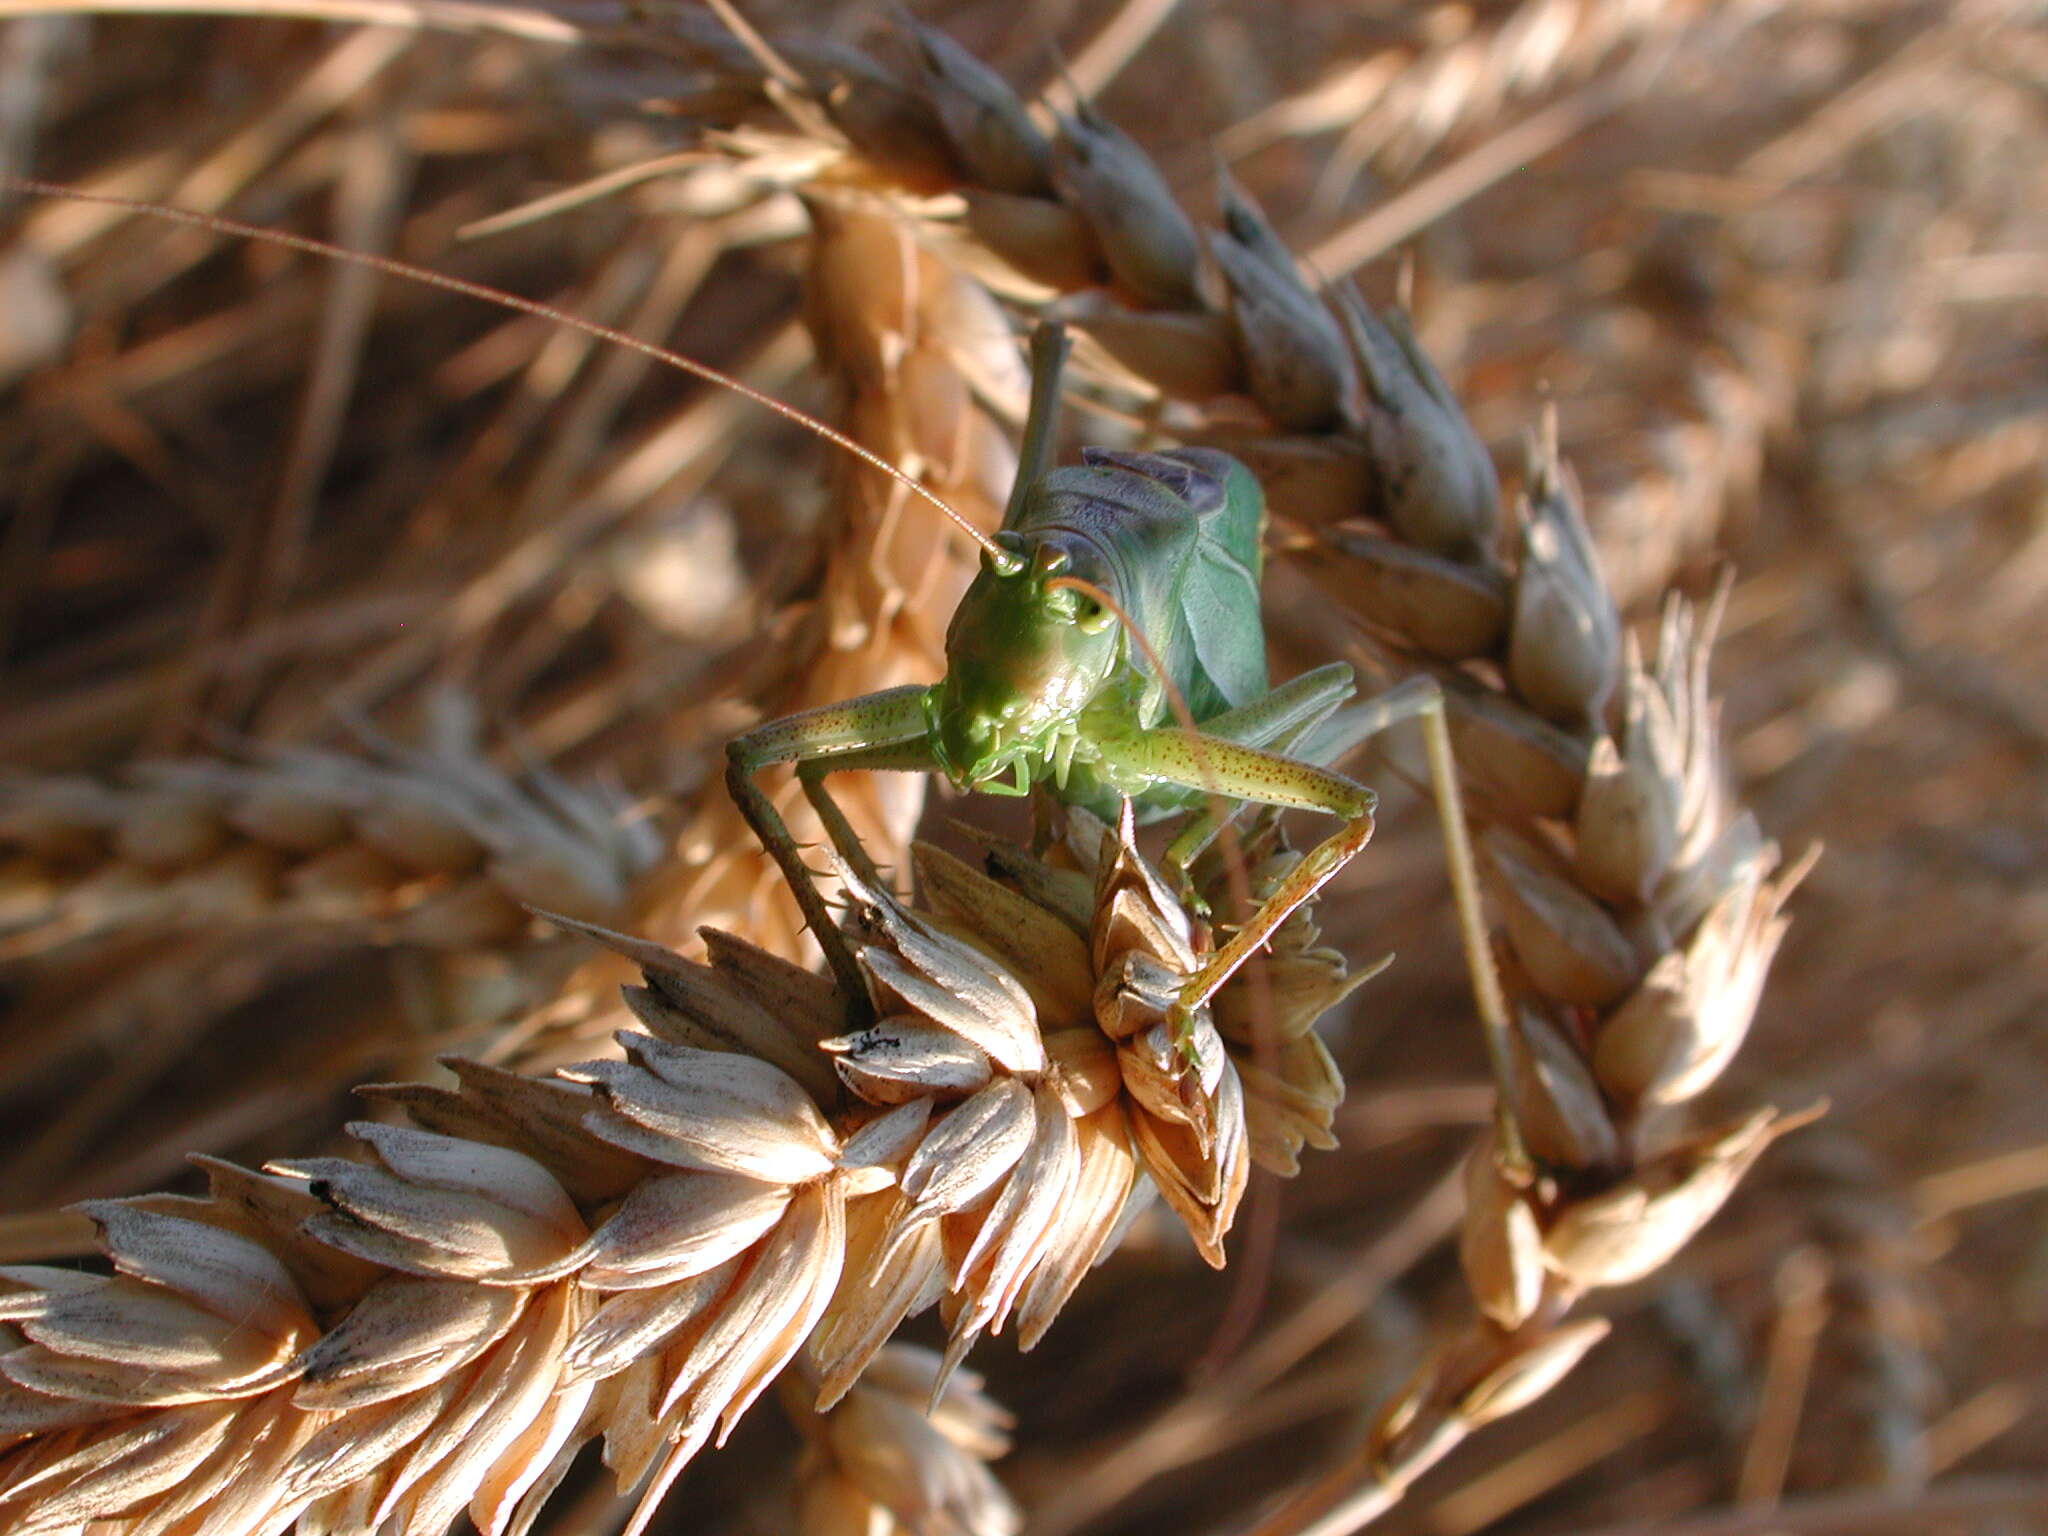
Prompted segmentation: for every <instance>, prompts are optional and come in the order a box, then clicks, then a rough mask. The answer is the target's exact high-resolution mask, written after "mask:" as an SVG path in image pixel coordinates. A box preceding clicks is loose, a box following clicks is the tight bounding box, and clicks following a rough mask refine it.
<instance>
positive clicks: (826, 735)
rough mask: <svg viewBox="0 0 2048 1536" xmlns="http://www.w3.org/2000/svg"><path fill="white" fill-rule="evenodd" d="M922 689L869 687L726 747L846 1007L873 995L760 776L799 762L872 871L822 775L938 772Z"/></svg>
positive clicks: (834, 822)
mask: <svg viewBox="0 0 2048 1536" xmlns="http://www.w3.org/2000/svg"><path fill="white" fill-rule="evenodd" d="M924 696H925V690H924V688H923V687H922V686H921V685H919V684H916V683H912V684H908V685H906V686H904V687H901V688H885V689H883V690H882V691H881V692H880V693H869V694H863V695H862V696H861V697H859V698H857V699H848V700H847V701H846V702H845V703H843V704H827V705H824V706H822V707H821V708H818V709H807V710H804V711H802V712H800V713H798V714H794V715H784V716H783V717H782V718H781V719H779V720H770V721H769V722H767V723H766V724H765V725H759V726H756V727H755V728H754V729H753V730H751V731H749V732H747V733H746V735H744V736H741V737H738V738H736V739H735V740H733V741H731V742H728V743H727V744H726V749H725V757H726V766H725V787H726V789H727V790H728V791H729V792H730V793H731V795H732V798H733V803H734V804H736V805H737V806H739V808H740V814H741V815H742V816H744V817H746V819H747V825H748V826H750V827H752V828H753V829H754V835H755V836H756V837H758V838H760V840H761V846H762V847H763V848H765V849H767V850H768V855H769V857H770V858H772V859H774V860H775V862H776V864H777V865H778V866H780V868H781V870H782V874H783V878H784V879H785V880H787V881H788V883H789V888H790V891H791V893H792V894H793V895H795V897H796V904H797V906H798V907H799V908H801V909H802V911H803V915H804V922H805V924H806V925H807V926H808V927H809V928H810V930H811V933H812V935H813V936H814V937H815V938H816V939H817V941H818V946H819V948H821V949H823V950H824V952H825V960H826V963H827V964H828V965H830V966H831V967H832V975H833V977H834V979H835V980H837V982H838V983H839V990H840V991H841V992H842V993H844V994H845V996H846V1001H847V1006H848V1007H849V1008H852V1009H854V1010H856V1011H858V1010H859V1009H860V1008H862V1007H863V1006H864V1004H865V1000H866V998H867V983H866V981H865V979H864V978H863V977H862V975H861V970H860V966H859V965H858V964H856V963H855V961H854V958H853V951H852V950H850V949H849V948H847V945H846V940H845V939H844V938H843V937H842V936H841V934H840V932H839V924H838V922H837V920H835V919H834V918H833V916H832V911H831V909H830V908H829V907H827V906H826V905H825V897H824V893H823V892H821V891H820V890H819V889H818V882H817V877H816V876H815V875H814V874H813V873H812V871H811V868H810V866H809V865H807V864H805V863H804V860H803V850H802V848H801V847H800V846H799V845H798V843H797V841H796V839H795V838H793V837H791V836H790V834H789V828H788V827H787V826H786V825H785V824H784V823H783V820H782V816H781V813H780V812H778V811H777V810H776V809H775V804H774V802H773V801H771V800H770V799H769V798H768V797H767V795H765V794H763V793H762V792H761V786H760V785H759V784H758V783H756V782H755V776H756V775H757V774H759V773H760V771H761V770H762V769H763V768H770V767H773V766H775V765H776V764H778V763H794V764H796V769H797V778H798V780H799V781H800V782H801V783H802V785H803V791H804V795H805V797H806V798H807V799H808V800H810V802H811V804H812V805H813V806H815V807H816V808H817V810H818V814H819V816H820V818H821V819H822V820H823V821H824V823H825V830H826V833H827V834H828V835H829V836H830V837H831V839H832V841H833V844H834V846H835V847H837V848H838V850H839V852H840V855H841V856H842V857H844V858H847V859H849V860H850V861H852V862H854V864H855V869H856V872H858V873H860V874H861V875H863V876H864V877H869V878H872V876H873V873H874V869H873V865H872V864H870V863H869V862H868V860H867V855H866V854H865V853H864V852H862V851H860V844H859V842H858V840H857V839H855V837H854V836H853V831H852V829H851V828H850V827H848V826H847V824H846V818H845V816H844V815H843V814H841V812H840V810H839V807H838V806H837V805H836V804H834V803H833V801H832V797H831V796H830V795H828V794H826V793H825V786H824V785H823V784H822V783H821V782H820V780H822V779H823V777H824V776H825V775H826V774H827V773H830V772H833V771H835V770H837V769H841V768H896V769H904V770H908V771H912V772H924V773H929V772H933V771H935V770H936V769H937V767H938V762H937V760H936V759H935V758H934V757H933V756H932V752H931V747H930V745H929V744H928V741H927V738H926V732H925V714H924Z"/></svg>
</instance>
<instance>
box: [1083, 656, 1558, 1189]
mask: <svg viewBox="0 0 2048 1536" xmlns="http://www.w3.org/2000/svg"><path fill="white" fill-rule="evenodd" d="M1319 670H1322V671H1328V670H1330V669H1319ZM1346 670H1347V671H1348V669H1346ZM1317 676H1318V673H1309V674H1306V675H1305V677H1303V678H1298V679H1296V680H1295V682H1296V683H1297V684H1300V683H1304V682H1306V681H1308V680H1309V679H1312V678H1316V677H1317ZM1290 686H1292V685H1290ZM1324 686H1325V687H1327V686H1328V684H1325V685H1324ZM1281 691H1282V690H1275V692H1276V693H1279V692H1281ZM1261 702H1263V701H1254V703H1253V704H1252V705H1249V706H1246V711H1248V712H1249V713H1242V714H1241V712H1235V711H1234V712H1232V713H1233V715H1240V718H1238V719H1231V717H1229V716H1223V717H1218V718H1219V719H1221V720H1224V721H1225V722H1226V724H1227V725H1228V726H1229V727H1230V728H1231V729H1233V730H1238V731H1243V730H1244V729H1245V724H1246V721H1256V719H1257V718H1258V716H1257V710H1258V706H1259V704H1260V703H1261ZM1408 719H1416V720H1419V721H1420V722H1421V724H1422V729H1423V740H1424V744H1425V750H1426V752H1427V754H1428V761H1429V777H1430V788H1431V791H1432V795H1433V797H1434V799H1435V801H1436V807H1437V819H1438V824H1439V828H1440V830H1441V832H1442V836H1443V840H1444V851H1445V858H1446V862H1447V863H1448V865H1449V867H1450V880H1451V895H1452V901H1453V904H1454V905H1455V907H1456V909H1457V913H1458V935H1459V941H1460V943H1461V945H1462V947H1463V948H1464V951H1465V964H1466V968H1467V972H1468V974H1469V976H1470V979H1471V984H1472V993H1473V998H1474V1000H1475V1002H1476V1004H1477V1006H1478V1010H1479V1016H1480V1023H1481V1026H1482V1028H1483V1029H1484V1032H1485V1036H1486V1043H1487V1052H1488V1055H1489V1057H1490V1058H1491V1062H1492V1066H1493V1069H1494V1072H1495V1075H1496V1078H1497V1079H1498V1080H1499V1081H1500V1082H1502V1083H1503V1084H1505V1083H1506V1082H1507V1081H1508V1076H1507V1074H1508V1072H1509V1071H1510V1070H1511V1066H1512V1061H1511V1057H1510V1055H1509V1049H1508V1013H1507V1002H1506V998H1505V996H1504V995H1503V993H1502V991H1501V984H1500V977H1499V975H1498V973H1497V972H1496V971H1495V969H1494V964H1493V951H1492V948H1491V946H1490V945H1489V944H1488V942H1487V935H1486V920H1485V916H1484V914H1483V912H1482V910H1481V907H1480V896H1479V878H1478V872H1477V869H1476V867H1475V864H1474V862H1473V858H1472V844H1471V840H1470V837H1469V835H1468V834H1467V831H1466V827H1465V815H1464V807H1463V803H1462V800H1461V797H1460V795H1459V791H1458V771H1457V762H1456V759H1455V757H1454V756H1453V754H1452V750H1451V737H1450V729H1449V726H1448V724H1447V722H1446V720H1445V716H1444V698H1443V690H1442V689H1441V688H1439V687H1438V686H1437V684H1436V681H1435V680H1434V679H1433V678H1427V677H1423V678H1412V679H1410V680H1408V681H1407V682H1404V683H1402V684H1400V685H1399V686H1397V687H1395V688H1392V689H1390V690H1388V691H1387V692H1386V693H1384V694H1381V695H1380V696H1379V697H1378V698H1375V699H1371V700H1368V701H1367V702H1366V703H1364V704H1362V705H1358V706H1355V707H1354V708H1352V709H1347V710H1345V711H1343V713H1342V714H1341V715H1337V714H1335V713H1333V711H1332V710H1330V709H1327V708H1325V709H1323V710H1321V711H1320V712H1317V713H1314V714H1312V715H1310V716H1309V717H1308V719H1307V721H1306V724H1305V726H1300V727H1296V726H1293V725H1292V724H1290V728H1289V730H1288V731H1287V732H1286V733H1284V734H1283V736H1282V738H1281V739H1285V740H1288V741H1289V742H1290V743H1291V742H1295V741H1299V742H1300V745H1301V747H1302V749H1303V750H1304V751H1306V752H1308V753H1312V754H1314V756H1315V757H1316V758H1318V759H1322V760H1325V761H1327V760H1328V759H1329V758H1331V757H1335V756H1337V755H1341V754H1342V753H1344V752H1348V751H1350V750H1351V749H1352V748H1354V747H1356V746H1358V745H1359V744H1361V743H1362V742H1364V741H1366V740H1368V739H1369V738H1371V737H1372V736H1375V735H1377V734H1379V733H1380V732H1381V731H1384V730H1386V729H1387V728H1388V727H1390V726H1392V725H1395V724H1398V723H1399V722H1401V721H1403V720H1408ZM1106 755H1108V754H1106ZM1115 756H1116V758H1117V760H1118V761H1121V762H1123V763H1125V764H1126V765H1128V766H1130V767H1133V768H1136V769H1138V770H1139V771H1141V772H1149V773H1151V774H1152V775H1153V776H1154V777H1155V778H1156V779H1158V780H1161V781H1165V782H1170V783H1175V784H1181V785H1185V786H1186V787H1189V788H1193V789H1201V790H1206V791H1208V792H1209V793H1211V794H1216V795H1223V796H1228V797H1231V798H1234V799H1237V800H1240V801H1250V802H1256V803H1260V804H1265V805H1277V806H1282V807H1299V808H1302V809H1308V810H1320V811H1327V812H1329V813H1331V814H1332V815H1336V816H1341V817H1344V818H1345V820H1346V825H1345V827H1344V828H1343V829H1342V830H1341V831H1339V832H1338V833H1336V834H1335V835H1334V836H1332V837H1330V838H1328V839H1326V840H1325V841H1324V842H1323V843H1321V844H1320V845H1318V846H1317V847H1316V848H1315V849H1313V850H1312V851H1311V852H1310V853H1309V855H1308V857H1307V858H1305V859H1303V860H1302V862H1301V863H1300V864H1298V865H1296V866H1295V868H1294V869H1293V870H1291V871H1290V872H1289V873H1288V875H1287V877H1286V878H1285V879H1284V880H1282V881H1281V883H1280V885H1279V886H1278V887H1277V888H1276V889H1275V890H1274V891H1273V892H1272V893H1271V894H1270V895H1269V896H1268V897H1267V899H1266V900H1265V901H1264V902H1263V903H1262V904H1261V905H1260V907H1259V909H1258V910H1257V911H1256V912H1254V913H1253V914H1252V917H1251V918H1250V920H1249V921H1247V922H1246V923H1245V925H1244V926H1243V927H1241V928H1240V929H1239V930H1238V931H1237V933H1236V934H1234V935H1233V936H1232V937H1231V939H1230V941H1229V942H1228V943H1226V944H1225V945H1224V946H1223V947H1222V948H1221V949H1219V950H1217V952H1216V953H1215V954H1214V955H1213V956H1212V957H1211V958H1210V959H1209V961H1208V963H1207V964H1206V965H1204V966H1203V967H1202V969H1201V970H1200V971H1198V972H1196V973H1195V975H1194V976H1193V977H1191V978H1190V979H1189V981H1188V982H1187V984H1186V985H1185V986H1184V987H1183V988H1182V991H1181V999H1180V1002H1181V1006H1182V1008H1184V1009H1186V1010H1189V1011H1192V1010H1193V1009H1195V1008H1199V1007H1201V1006H1202V1004H1204V1003H1206V1002H1207V1001H1208V1000H1209V999H1210V998H1211V997H1213V996H1214V995H1215V993H1216V990H1217V988H1219V987H1221V986H1222V985H1223V983H1224V982H1226V981H1228V980H1229V979H1230V977H1231V976H1232V975H1233V974H1234V973H1235V972H1236V971H1237V969H1238V968H1239V967H1240V966H1241V965H1243V963H1244V962H1245V960H1246V959H1248V958H1249V957H1250V956H1251V955H1252V954H1253V953H1255V952H1256V950H1257V949H1258V947H1259V946H1260V945H1262V944H1264V943H1265V942H1266V941H1267V940H1268V939H1269V938H1271V937H1272V935H1273V933H1274V932H1275V931H1276V930H1277V929H1278V928H1279V926H1280V925H1281V924H1282V923H1283V922H1285V921H1286V920H1287V917H1288V915H1289V914H1290V913H1292V912H1293V911H1294V909H1295V908H1297V907H1299V906H1300V905H1301V904H1302V903H1303V902H1305V901H1307V900H1308V899H1309V898H1310V897H1311V896H1313V895H1314V894H1315V893H1316V891H1318V890H1319V889H1321V887H1322V886H1323V884H1324V883H1325V882H1327V881H1328V880H1329V879H1330V878H1331V876H1333V875H1335V874H1336V873H1337V871H1338V870H1340V869H1342V868H1343V867H1344V865H1345V864H1346V863H1348V862H1349V861H1350V860H1351V859H1352V858H1353V857H1355V856H1356V855H1357V853H1358V851H1359V849H1361V848H1363V847H1364V846H1365V843H1366V841H1367V840H1368V839H1369V838H1370V837H1371V836H1372V811H1373V807H1374V804H1375V799H1374V796H1373V795H1372V792H1371V791H1370V790H1368V789H1365V788H1364V787H1363V786H1361V785H1358V784H1356V783H1354V782H1353V781H1352V780H1350V779H1347V778H1345V777H1343V776H1342V775H1340V774H1337V773H1334V772H1332V771H1330V770H1329V769H1327V768H1324V767H1322V766H1320V765H1319V764H1318V763H1315V762H1307V761H1302V760H1300V759H1298V758H1290V757H1285V756H1281V755H1280V754H1278V753H1274V752H1268V751H1261V750H1258V749H1256V748H1253V747H1250V746H1247V745H1245V744H1244V743H1243V742H1241V741H1223V740H1218V739H1213V738H1211V737H1209V736H1208V735H1207V733H1206V731H1205V732H1204V733H1202V734H1201V735H1198V736H1191V735H1190V734H1189V733H1187V732H1184V731H1167V730H1159V731H1147V732H1144V733H1142V734H1141V735H1140V736H1138V737H1137V738H1135V739H1133V740H1132V741H1131V742H1130V743H1128V744H1127V745H1124V746H1121V747H1120V748H1119V749H1118V751H1117V753H1116V754H1115ZM1198 825H1199V823H1198ZM1190 830H1193V829H1190ZM1209 835H1211V836H1213V835H1214V833H1213V831H1212V832H1211V833H1210V834H1209ZM1188 836H1189V833H1188V832H1183V833H1182V834H1181V838H1182V839H1185V838H1187V837H1188ZM1180 841H1181V839H1176V847H1178V846H1179V844H1180ZM1507 1129H1508V1130H1510V1131H1511V1130H1512V1128H1511V1127H1509V1128H1507ZM1507 1144H1508V1145H1509V1146H1510V1147H1511V1148H1512V1147H1514V1146H1516V1145H1517V1140H1516V1138H1514V1137H1512V1136H1510V1137H1509V1140H1508V1143H1507Z"/></svg>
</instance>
